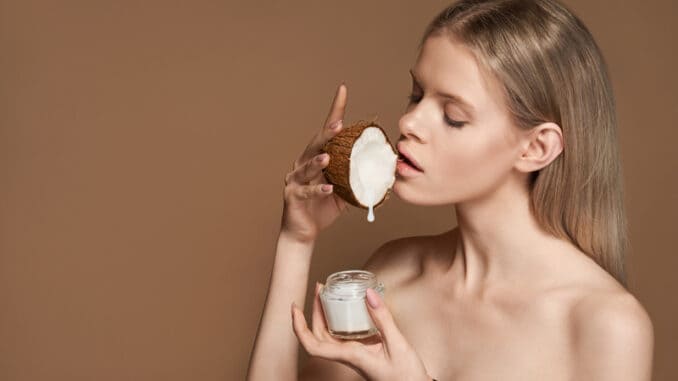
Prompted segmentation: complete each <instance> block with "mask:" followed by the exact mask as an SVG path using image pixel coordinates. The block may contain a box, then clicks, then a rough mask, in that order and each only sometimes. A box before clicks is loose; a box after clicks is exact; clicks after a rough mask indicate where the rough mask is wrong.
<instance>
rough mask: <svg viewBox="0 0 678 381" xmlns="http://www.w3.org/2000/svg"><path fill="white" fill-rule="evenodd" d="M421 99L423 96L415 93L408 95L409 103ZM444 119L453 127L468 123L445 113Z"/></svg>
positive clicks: (460, 126)
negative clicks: (451, 117)
mask: <svg viewBox="0 0 678 381" xmlns="http://www.w3.org/2000/svg"><path fill="white" fill-rule="evenodd" d="M420 100H421V97H420V96H419V95H414V94H408V95H407V101H408V102H409V103H408V105H409V104H412V103H418V102H419V101H420ZM443 120H444V121H445V123H447V124H448V125H449V126H452V127H455V128H462V127H464V125H465V124H466V122H463V121H460V120H454V119H450V118H448V117H447V115H445V114H443Z"/></svg>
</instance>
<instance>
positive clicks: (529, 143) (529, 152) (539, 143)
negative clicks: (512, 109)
mask: <svg viewBox="0 0 678 381" xmlns="http://www.w3.org/2000/svg"><path fill="white" fill-rule="evenodd" d="M523 147H524V148H523V151H522V152H521V154H520V157H519V158H518V160H517V161H516V164H515V168H516V169H517V170H519V171H521V172H526V173H527V172H534V171H538V170H540V169H542V168H544V167H546V166H547V165H549V164H550V163H551V162H552V161H553V160H555V158H556V157H558V155H560V153H561V152H563V131H562V130H561V128H560V126H559V125H557V124H555V123H551V122H546V123H542V124H540V125H538V126H536V127H534V128H533V129H531V130H530V131H529V132H528V133H527V134H526V135H525V140H524V141H523Z"/></svg>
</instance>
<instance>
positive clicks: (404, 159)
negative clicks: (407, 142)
mask: <svg viewBox="0 0 678 381" xmlns="http://www.w3.org/2000/svg"><path fill="white" fill-rule="evenodd" d="M398 161H401V162H403V163H405V164H407V165H408V166H410V167H412V168H414V169H416V170H417V171H419V172H423V171H422V170H421V168H419V167H417V166H416V165H415V164H414V163H413V162H412V161H411V160H410V159H408V158H407V156H405V155H403V154H402V153H399V154H398Z"/></svg>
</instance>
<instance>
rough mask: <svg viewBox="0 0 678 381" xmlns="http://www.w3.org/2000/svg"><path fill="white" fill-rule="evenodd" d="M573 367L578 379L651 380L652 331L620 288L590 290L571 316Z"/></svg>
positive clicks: (640, 310) (645, 316)
mask: <svg viewBox="0 0 678 381" xmlns="http://www.w3.org/2000/svg"><path fill="white" fill-rule="evenodd" d="M569 316H570V325H571V327H572V331H571V332H572V335H573V337H572V339H573V340H572V342H573V343H574V344H573V345H574V347H573V353H574V364H575V367H576V371H577V373H578V378H581V379H584V378H586V379H596V380H650V379H651V371H652V352H653V346H654V329H653V325H652V321H651V319H650V316H649V315H648V313H647V311H646V310H645V308H643V306H642V305H641V303H640V302H639V301H638V300H637V299H636V298H635V297H634V296H633V295H632V294H631V293H629V292H628V291H626V290H625V289H623V288H622V287H605V288H602V289H601V288H596V289H591V290H589V292H588V293H586V294H585V295H582V296H581V297H579V298H577V301H576V303H574V304H573V305H572V309H571V313H570V315H569Z"/></svg>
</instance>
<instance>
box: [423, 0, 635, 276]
mask: <svg viewBox="0 0 678 381" xmlns="http://www.w3.org/2000/svg"><path fill="white" fill-rule="evenodd" d="M432 35H445V36H448V37H450V38H454V39H455V40H456V41H460V42H461V43H463V44H464V45H465V46H467V47H468V48H469V49H470V50H472V51H473V52H474V54H475V56H476V58H477V59H478V61H479V62H480V63H481V66H482V67H483V68H484V69H485V70H488V71H489V72H491V73H492V74H493V75H494V76H495V77H496V78H497V79H498V80H499V81H500V82H501V83H502V84H503V90H504V92H505V94H504V95H505V99H506V104H507V107H508V109H509V110H510V113H511V114H512V117H513V119H514V122H515V124H516V125H517V126H519V127H520V128H524V129H530V128H533V127H535V126H537V125H539V124H541V123H544V122H554V123H556V124H558V125H559V126H560V127H561V129H562V133H563V140H564V148H563V152H562V153H561V154H560V155H559V156H558V157H557V158H556V159H555V160H554V161H553V162H551V163H550V164H549V165H548V166H546V167H544V168H542V169H541V170H540V171H537V172H533V173H532V174H531V177H530V183H529V185H530V193H531V209H532V212H533V213H534V215H535V216H536V218H537V220H538V221H539V223H540V225H541V226H542V227H543V228H544V229H545V230H546V231H548V232H549V233H551V234H553V235H555V236H556V237H560V238H564V239H567V240H569V241H571V242H572V243H574V244H575V245H576V246H577V247H578V248H579V249H580V250H582V251H583V252H584V253H586V254H587V255H588V256H590V257H591V258H592V259H593V260H594V261H596V263H598V264H599V265H600V266H601V267H602V268H604V269H605V270H606V271H607V272H609V273H610V274H611V275H612V276H614V277H615V278H616V279H617V280H618V281H619V282H620V283H621V284H622V285H624V286H627V282H626V272H625V269H624V257H625V252H626V249H627V246H628V241H627V234H626V218H625V212H624V203H623V181H622V170H621V165H620V158H619V152H618V144H617V136H616V135H617V132H616V130H617V121H616V116H615V102H614V97H613V94H612V87H611V84H610V80H609V77H608V73H607V67H606V64H605V61H604V59H603V56H602V54H601V52H600V49H599V48H598V46H597V44H596V42H595V41H594V39H593V37H592V36H591V33H590V32H589V31H588V29H587V28H586V26H585V25H584V24H583V23H582V22H581V21H580V20H579V19H578V18H577V17H576V16H575V15H574V14H573V13H572V12H571V11H570V10H568V9H567V8H566V7H565V6H563V5H562V4H560V3H558V2H556V1H553V0H487V1H482V0H461V1H458V2H456V3H454V4H452V5H451V6H449V7H447V8H446V9H444V10H443V11H442V12H440V14H438V16H437V17H436V18H435V19H434V20H433V21H432V22H431V23H430V24H429V25H428V27H427V28H426V31H425V33H424V36H423V38H422V39H421V41H420V44H419V49H421V47H422V46H423V44H424V42H425V41H426V39H427V38H428V37H430V36H432Z"/></svg>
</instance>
